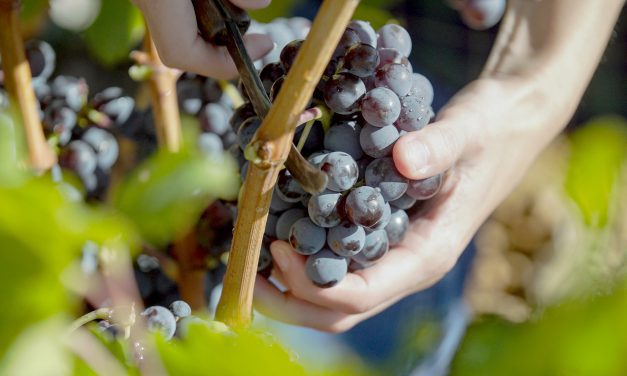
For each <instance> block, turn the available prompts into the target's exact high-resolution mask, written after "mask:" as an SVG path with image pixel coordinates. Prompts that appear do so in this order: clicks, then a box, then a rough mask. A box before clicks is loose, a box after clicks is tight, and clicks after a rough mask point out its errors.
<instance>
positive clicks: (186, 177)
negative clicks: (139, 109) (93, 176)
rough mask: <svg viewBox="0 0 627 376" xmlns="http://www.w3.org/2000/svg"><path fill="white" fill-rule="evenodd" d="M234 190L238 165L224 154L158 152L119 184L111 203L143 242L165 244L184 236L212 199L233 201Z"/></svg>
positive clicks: (237, 176)
mask: <svg viewBox="0 0 627 376" xmlns="http://www.w3.org/2000/svg"><path fill="white" fill-rule="evenodd" d="M238 188H239V174H238V172H237V166H236V163H235V161H233V159H232V158H230V157H229V156H227V155H226V154H225V155H224V157H222V158H218V159H210V158H207V157H205V156H202V155H200V154H199V153H197V152H192V151H182V152H179V153H169V152H166V151H161V152H159V153H157V154H155V155H154V156H153V157H151V158H150V159H148V160H147V161H146V162H145V163H143V164H142V165H140V166H139V167H138V168H137V169H136V170H135V171H134V173H133V174H132V175H131V176H129V178H127V179H126V180H125V181H124V182H123V183H122V185H121V186H120V187H119V188H118V189H117V190H116V191H115V192H114V199H113V202H114V205H115V206H116V207H117V208H118V209H119V210H121V211H122V212H123V213H125V214H126V215H128V217H129V218H130V219H131V220H133V222H135V224H136V226H137V227H138V229H139V230H140V232H141V234H142V235H143V236H144V238H145V239H146V240H147V241H149V242H151V243H153V244H154V245H164V244H166V243H168V242H170V241H171V240H173V239H174V238H175V237H176V236H178V235H182V234H184V233H186V232H187V231H188V230H189V229H190V228H191V227H192V226H193V225H194V223H195V222H196V221H197V219H198V217H199V215H200V214H201V212H202V211H203V210H204V209H205V208H206V207H207V205H208V204H209V203H210V202H211V200H213V199H215V198H223V199H229V200H231V199H235V198H236V197H237V191H238Z"/></svg>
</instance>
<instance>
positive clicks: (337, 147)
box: [324, 122, 364, 160]
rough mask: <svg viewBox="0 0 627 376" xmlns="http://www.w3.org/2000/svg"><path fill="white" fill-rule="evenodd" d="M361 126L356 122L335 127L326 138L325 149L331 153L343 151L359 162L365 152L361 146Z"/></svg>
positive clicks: (328, 132)
mask: <svg viewBox="0 0 627 376" xmlns="http://www.w3.org/2000/svg"><path fill="white" fill-rule="evenodd" d="M360 132H361V126H359V125H358V124H357V123H356V122H343V123H340V124H336V125H333V126H331V127H330V128H329V130H328V131H327V133H326V135H325V136H324V148H325V149H328V150H331V151H343V152H344V153H346V154H348V155H350V156H351V157H353V159H354V160H358V159H359V158H361V157H363V155H364V152H363V150H362V149H361V145H360V144H359V133H360Z"/></svg>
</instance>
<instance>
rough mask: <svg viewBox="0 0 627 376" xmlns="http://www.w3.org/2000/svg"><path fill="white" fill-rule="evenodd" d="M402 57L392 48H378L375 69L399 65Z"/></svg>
mask: <svg viewBox="0 0 627 376" xmlns="http://www.w3.org/2000/svg"><path fill="white" fill-rule="evenodd" d="M403 57H404V56H403V55H402V54H401V53H400V52H398V50H395V49H394V48H379V65H378V66H377V68H381V67H384V66H386V65H388V64H401V63H402V61H403Z"/></svg>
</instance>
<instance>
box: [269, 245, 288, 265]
mask: <svg viewBox="0 0 627 376" xmlns="http://www.w3.org/2000/svg"><path fill="white" fill-rule="evenodd" d="M270 251H271V252H272V258H273V259H274V262H276V263H277V265H278V266H279V269H281V271H282V272H287V270H288V269H289V266H290V255H289V254H288V252H292V250H291V249H289V248H288V247H286V246H285V245H284V244H282V243H276V244H273V245H272V246H271V247H270Z"/></svg>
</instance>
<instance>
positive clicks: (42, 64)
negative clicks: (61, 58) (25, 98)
mask: <svg viewBox="0 0 627 376" xmlns="http://www.w3.org/2000/svg"><path fill="white" fill-rule="evenodd" d="M25 53H26V59H27V60H28V65H29V66H30V72H31V75H32V77H33V79H32V83H33V86H39V85H40V84H43V83H45V82H46V81H48V79H49V78H50V76H52V73H53V72H54V68H55V65H56V58H57V55H56V53H55V52H54V49H53V48H52V46H50V45H49V44H48V43H46V42H44V41H42V40H31V41H28V42H27V43H26V45H25Z"/></svg>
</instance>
